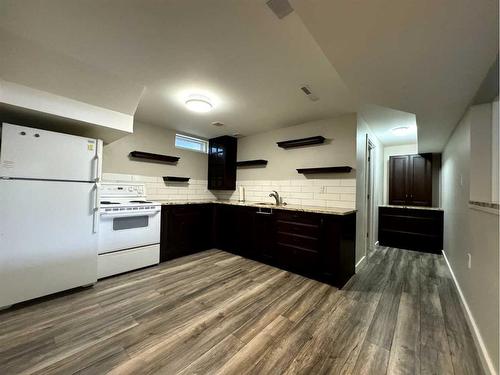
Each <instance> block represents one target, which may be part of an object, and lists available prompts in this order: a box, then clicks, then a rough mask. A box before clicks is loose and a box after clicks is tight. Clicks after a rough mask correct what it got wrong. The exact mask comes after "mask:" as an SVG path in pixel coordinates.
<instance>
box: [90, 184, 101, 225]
mask: <svg viewBox="0 0 500 375" xmlns="http://www.w3.org/2000/svg"><path fill="white" fill-rule="evenodd" d="M94 189H95V194H94V208H93V211H94V212H93V214H92V215H93V229H92V232H93V233H98V232H99V209H100V208H101V196H100V195H101V194H100V184H99V183H97V182H96V183H95V184H94Z"/></svg>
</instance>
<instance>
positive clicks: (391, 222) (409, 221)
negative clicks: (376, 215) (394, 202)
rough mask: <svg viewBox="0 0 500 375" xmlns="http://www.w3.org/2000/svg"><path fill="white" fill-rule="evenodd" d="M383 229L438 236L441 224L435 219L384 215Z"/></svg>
mask: <svg viewBox="0 0 500 375" xmlns="http://www.w3.org/2000/svg"><path fill="white" fill-rule="evenodd" d="M382 220H383V228H384V229H392V230H399V231H411V232H415V233H425V234H438V233H440V232H441V225H440V224H441V222H440V220H439V219H436V218H433V217H416V216H415V217H411V216H402V215H383V216H382Z"/></svg>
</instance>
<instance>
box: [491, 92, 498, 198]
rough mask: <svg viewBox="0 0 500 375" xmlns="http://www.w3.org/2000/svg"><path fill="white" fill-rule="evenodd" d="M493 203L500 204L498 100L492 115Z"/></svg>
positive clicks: (494, 103)
mask: <svg viewBox="0 0 500 375" xmlns="http://www.w3.org/2000/svg"><path fill="white" fill-rule="evenodd" d="M491 118H492V121H491V139H492V142H491V201H492V202H495V203H499V202H500V191H499V184H500V181H499V172H500V164H499V163H500V154H499V144H500V131H499V126H500V124H499V123H500V118H499V108H498V98H497V99H496V100H495V101H494V102H493V108H492V114H491Z"/></svg>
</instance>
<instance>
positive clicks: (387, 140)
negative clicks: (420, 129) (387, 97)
mask: <svg viewBox="0 0 500 375" xmlns="http://www.w3.org/2000/svg"><path fill="white" fill-rule="evenodd" d="M359 113H360V115H361V116H362V117H363V119H364V120H365V121H366V122H367V123H368V124H369V125H370V129H371V130H372V131H373V133H375V136H376V137H377V138H378V140H379V141H380V142H381V143H382V144H383V145H384V146H397V145H406V144H416V143H417V121H416V116H415V115H414V114H413V113H408V112H403V111H397V110H395V109H390V108H387V107H381V106H378V105H373V104H368V105H362V106H361V108H360V110H359ZM398 127H408V128H409V129H410V130H409V132H408V134H405V135H395V134H394V133H393V132H392V129H394V128H398Z"/></svg>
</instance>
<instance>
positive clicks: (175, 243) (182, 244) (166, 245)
mask: <svg viewBox="0 0 500 375" xmlns="http://www.w3.org/2000/svg"><path fill="white" fill-rule="evenodd" d="M212 215H213V212H212V205H211V204H185V205H182V204H179V205H177V204H175V205H164V206H162V210H161V242H160V261H161V262H164V261H166V260H169V259H174V258H178V257H181V256H184V255H188V254H192V253H195V252H198V251H202V250H206V249H208V248H210V247H211V245H212V226H211V223H212Z"/></svg>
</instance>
